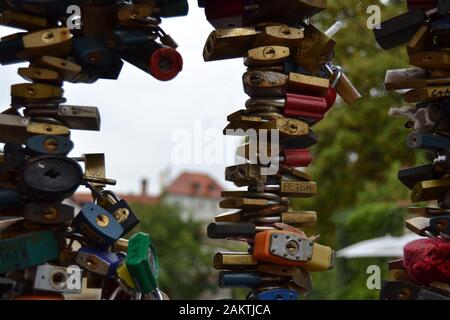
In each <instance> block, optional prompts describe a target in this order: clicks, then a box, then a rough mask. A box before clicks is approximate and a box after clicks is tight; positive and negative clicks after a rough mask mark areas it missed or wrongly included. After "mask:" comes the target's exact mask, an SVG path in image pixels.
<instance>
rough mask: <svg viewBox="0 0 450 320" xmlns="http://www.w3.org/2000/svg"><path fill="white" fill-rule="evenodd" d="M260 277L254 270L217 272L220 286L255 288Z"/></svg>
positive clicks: (259, 282)
mask: <svg viewBox="0 0 450 320" xmlns="http://www.w3.org/2000/svg"><path fill="white" fill-rule="evenodd" d="M261 282H262V279H261V276H260V274H259V273H256V272H232V271H221V272H220V273H219V287H220V288H257V287H259V286H260V285H261Z"/></svg>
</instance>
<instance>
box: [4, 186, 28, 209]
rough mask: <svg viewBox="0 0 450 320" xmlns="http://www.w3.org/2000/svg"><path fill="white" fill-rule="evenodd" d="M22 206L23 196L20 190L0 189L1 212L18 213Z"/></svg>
mask: <svg viewBox="0 0 450 320" xmlns="http://www.w3.org/2000/svg"><path fill="white" fill-rule="evenodd" d="M22 206H23V202H22V195H21V193H20V191H19V190H14V189H3V188H1V189H0V212H11V211H17V210H19V209H21V208H22Z"/></svg>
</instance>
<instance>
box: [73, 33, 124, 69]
mask: <svg viewBox="0 0 450 320" xmlns="http://www.w3.org/2000/svg"><path fill="white" fill-rule="evenodd" d="M73 54H74V55H75V57H76V58H77V61H80V62H81V64H82V65H88V66H89V65H90V66H99V67H101V66H110V65H113V64H116V63H117V62H119V61H120V55H119V54H118V53H117V52H115V51H113V50H110V49H108V48H106V47H105V46H103V45H102V44H101V43H100V42H99V41H98V40H96V39H95V38H91V37H76V38H74V39H73Z"/></svg>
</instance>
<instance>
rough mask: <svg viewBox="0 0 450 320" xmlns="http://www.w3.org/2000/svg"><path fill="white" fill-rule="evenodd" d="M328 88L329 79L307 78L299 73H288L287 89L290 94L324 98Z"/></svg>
mask: <svg viewBox="0 0 450 320" xmlns="http://www.w3.org/2000/svg"><path fill="white" fill-rule="evenodd" d="M329 88H330V80H329V79H325V78H319V77H313V76H308V75H305V74H301V73H294V72H291V73H289V79H288V89H289V92H290V93H301V94H305V95H311V96H317V97H325V96H326V95H327V93H328V90H329Z"/></svg>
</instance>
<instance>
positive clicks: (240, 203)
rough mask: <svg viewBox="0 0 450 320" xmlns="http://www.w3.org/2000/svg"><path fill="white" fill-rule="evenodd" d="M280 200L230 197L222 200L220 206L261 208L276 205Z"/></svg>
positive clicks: (246, 208)
mask: <svg viewBox="0 0 450 320" xmlns="http://www.w3.org/2000/svg"><path fill="white" fill-rule="evenodd" d="M276 204H278V202H276V201H273V200H267V199H252V198H235V197H230V198H227V199H225V200H222V201H221V202H220V203H219V207H220V208H222V209H244V210H252V209H260V208H264V207H266V206H268V205H276Z"/></svg>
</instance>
